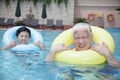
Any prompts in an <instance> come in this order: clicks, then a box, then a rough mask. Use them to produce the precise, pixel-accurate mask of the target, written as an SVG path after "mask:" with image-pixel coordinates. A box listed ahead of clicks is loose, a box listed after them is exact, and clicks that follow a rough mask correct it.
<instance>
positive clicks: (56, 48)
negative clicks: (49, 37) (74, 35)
mask: <svg viewBox="0 0 120 80" xmlns="http://www.w3.org/2000/svg"><path fill="white" fill-rule="evenodd" d="M69 49H70V48H68V47H67V46H65V45H64V44H57V45H54V46H52V48H51V50H50V51H49V53H48V55H47V58H46V62H51V61H54V58H55V53H56V52H60V51H63V50H69Z"/></svg>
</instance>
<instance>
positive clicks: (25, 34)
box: [18, 31, 29, 44]
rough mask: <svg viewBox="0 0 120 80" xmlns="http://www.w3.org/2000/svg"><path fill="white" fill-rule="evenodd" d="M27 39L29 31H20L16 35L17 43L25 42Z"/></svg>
mask: <svg viewBox="0 0 120 80" xmlns="http://www.w3.org/2000/svg"><path fill="white" fill-rule="evenodd" d="M28 41H29V33H28V32H26V31H22V32H20V33H19V35H18V42H19V44H27V43H28Z"/></svg>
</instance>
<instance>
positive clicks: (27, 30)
mask: <svg viewBox="0 0 120 80" xmlns="http://www.w3.org/2000/svg"><path fill="white" fill-rule="evenodd" d="M22 31H26V32H28V33H29V37H31V32H30V30H29V29H28V28H27V27H25V26H23V27H20V28H19V29H18V30H17V31H16V36H17V37H18V35H19V34H20V33H21V32H22Z"/></svg>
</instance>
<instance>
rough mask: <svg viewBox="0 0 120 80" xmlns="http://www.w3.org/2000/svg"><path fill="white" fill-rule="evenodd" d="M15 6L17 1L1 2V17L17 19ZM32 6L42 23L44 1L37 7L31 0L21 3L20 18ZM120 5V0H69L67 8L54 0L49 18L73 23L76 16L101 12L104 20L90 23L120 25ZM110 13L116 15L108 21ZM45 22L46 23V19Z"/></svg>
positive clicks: (50, 7)
mask: <svg viewBox="0 0 120 80" xmlns="http://www.w3.org/2000/svg"><path fill="white" fill-rule="evenodd" d="M74 1H75V2H74ZM15 7H16V2H11V3H10V6H9V7H8V8H6V6H5V3H4V0H3V2H0V17H5V18H14V19H16V20H17V18H16V17H15ZM30 7H32V11H33V14H34V16H35V18H37V19H39V20H40V21H39V23H40V24H42V23H43V20H42V18H41V12H42V3H38V4H37V6H36V7H34V6H33V3H31V2H24V3H21V12H22V14H21V17H20V18H19V19H20V20H22V19H23V18H26V14H28V13H29V8H30ZM119 7H120V0H69V3H68V8H65V5H64V4H61V5H60V7H58V6H57V4H55V3H54V2H52V4H51V5H50V6H48V7H47V16H48V17H47V19H54V20H57V19H62V20H63V21H64V24H65V25H72V24H73V20H74V18H77V17H86V18H87V15H88V14H89V13H94V14H95V15H96V14H99V13H100V14H102V15H103V20H102V21H103V22H102V23H99V21H97V18H96V20H95V21H93V22H90V24H92V25H96V26H105V27H120V22H119V21H120V14H119V13H120V11H116V10H115V9H116V8H119ZM109 13H112V14H113V15H114V16H115V21H114V22H108V21H107V20H106V16H107V14H109ZM96 17H97V16H96ZM44 23H46V20H45V22H44Z"/></svg>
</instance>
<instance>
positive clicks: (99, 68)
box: [0, 28, 120, 80]
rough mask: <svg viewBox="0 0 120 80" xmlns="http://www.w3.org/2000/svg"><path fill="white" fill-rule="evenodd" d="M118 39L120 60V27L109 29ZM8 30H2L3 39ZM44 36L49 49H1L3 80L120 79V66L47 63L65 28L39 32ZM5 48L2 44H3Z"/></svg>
mask: <svg viewBox="0 0 120 80" xmlns="http://www.w3.org/2000/svg"><path fill="white" fill-rule="evenodd" d="M106 30H107V31H109V32H110V33H111V35H112V36H113V38H114V41H115V44H116V45H115V51H114V56H115V58H116V59H117V60H119V61H120V51H119V50H120V37H119V36H120V29H119V28H106ZM4 32H5V30H0V41H1V40H2V36H3V34H4ZM39 32H40V33H41V34H42V35H43V36H44V37H43V40H44V44H45V47H46V51H40V52H38V53H16V52H10V51H4V50H1V51H0V80H120V69H116V68H113V67H110V66H109V65H107V64H106V63H105V64H102V65H70V64H66V63H60V62H51V63H46V62H45V58H46V55H47V54H48V51H49V49H50V46H51V44H52V41H53V40H54V39H55V37H56V36H57V35H58V34H60V33H61V32H62V31H47V30H44V31H39ZM0 47H2V43H0Z"/></svg>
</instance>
